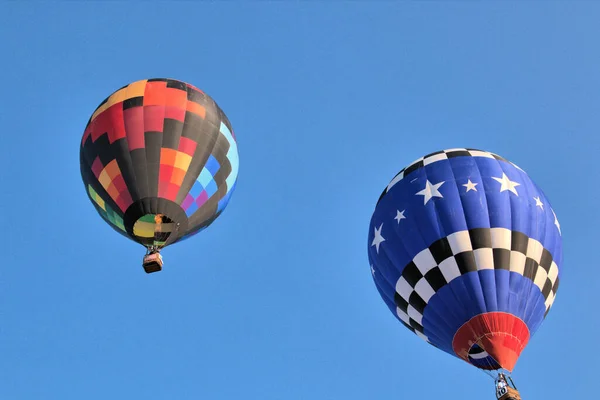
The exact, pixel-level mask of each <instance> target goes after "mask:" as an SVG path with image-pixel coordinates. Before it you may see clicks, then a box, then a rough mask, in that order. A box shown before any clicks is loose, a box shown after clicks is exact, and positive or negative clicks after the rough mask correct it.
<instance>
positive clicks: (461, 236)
mask: <svg viewBox="0 0 600 400" xmlns="http://www.w3.org/2000/svg"><path fill="white" fill-rule="evenodd" d="M447 239H448V243H450V248H451V249H452V254H454V255H456V254H458V253H462V252H463V251H471V250H473V246H472V245H471V237H470V236H469V231H459V232H455V233H452V234H450V235H448V237H447Z"/></svg>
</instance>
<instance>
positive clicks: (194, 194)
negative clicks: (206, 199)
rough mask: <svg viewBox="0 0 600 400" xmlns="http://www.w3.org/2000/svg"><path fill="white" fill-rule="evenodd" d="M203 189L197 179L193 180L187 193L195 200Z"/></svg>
mask: <svg viewBox="0 0 600 400" xmlns="http://www.w3.org/2000/svg"><path fill="white" fill-rule="evenodd" d="M203 190H204V187H203V186H202V184H201V183H200V182H198V181H195V182H194V185H193V186H192V188H191V189H190V192H189V194H190V196H192V197H193V198H194V200H196V199H197V198H198V196H200V193H202V191H203ZM188 215H189V214H188Z"/></svg>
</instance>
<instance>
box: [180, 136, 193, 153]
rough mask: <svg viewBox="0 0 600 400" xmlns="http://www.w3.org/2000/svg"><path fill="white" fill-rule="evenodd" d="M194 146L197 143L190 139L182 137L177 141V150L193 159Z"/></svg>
mask: <svg viewBox="0 0 600 400" xmlns="http://www.w3.org/2000/svg"><path fill="white" fill-rule="evenodd" d="M196 146H197V143H196V142H194V141H193V140H192V139H189V138H186V137H183V136H182V137H181V139H179V149H178V150H179V151H182V152H184V153H185V154H187V155H189V156H191V157H193V156H194V152H195V151H196Z"/></svg>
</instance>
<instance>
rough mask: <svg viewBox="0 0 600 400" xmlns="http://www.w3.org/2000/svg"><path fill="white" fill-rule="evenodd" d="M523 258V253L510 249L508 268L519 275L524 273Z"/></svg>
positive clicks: (525, 258)
mask: <svg viewBox="0 0 600 400" xmlns="http://www.w3.org/2000/svg"><path fill="white" fill-rule="evenodd" d="M525 260H527V257H525V255H524V254H523V253H520V252H518V251H511V252H510V270H511V271H512V272H516V273H518V274H519V275H523V274H524V273H525Z"/></svg>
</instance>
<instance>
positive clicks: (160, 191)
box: [158, 181, 169, 197]
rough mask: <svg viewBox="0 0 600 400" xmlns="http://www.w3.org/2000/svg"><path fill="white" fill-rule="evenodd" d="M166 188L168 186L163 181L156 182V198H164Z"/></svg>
mask: <svg viewBox="0 0 600 400" xmlns="http://www.w3.org/2000/svg"><path fill="white" fill-rule="evenodd" d="M168 186H169V183H168V182H165V181H159V182H158V197H165V196H166V194H167V188H168Z"/></svg>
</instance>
